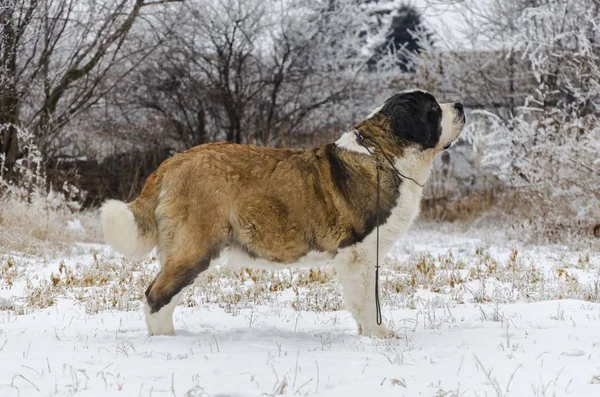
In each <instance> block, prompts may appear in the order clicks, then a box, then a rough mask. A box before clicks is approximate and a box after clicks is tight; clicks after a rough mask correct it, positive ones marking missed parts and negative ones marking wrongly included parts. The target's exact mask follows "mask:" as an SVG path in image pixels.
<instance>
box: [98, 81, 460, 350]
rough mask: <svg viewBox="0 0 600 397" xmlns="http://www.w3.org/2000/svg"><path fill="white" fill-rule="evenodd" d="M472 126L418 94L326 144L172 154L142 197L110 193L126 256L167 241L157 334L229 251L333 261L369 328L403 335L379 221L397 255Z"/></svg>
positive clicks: (257, 259)
mask: <svg viewBox="0 0 600 397" xmlns="http://www.w3.org/2000/svg"><path fill="white" fill-rule="evenodd" d="M464 125H465V113H464V109H463V105H462V104H460V103H444V104H439V103H438V102H437V101H436V99H435V98H434V96H433V95H431V94H430V93H428V92H426V91H421V90H410V91H403V92H400V93H398V94H396V95H393V96H392V97H390V98H388V99H387V100H386V101H385V102H384V103H383V105H382V106H380V107H378V108H377V109H375V110H374V111H373V112H372V113H371V114H370V115H369V116H368V117H367V118H366V119H365V120H363V121H361V122H360V123H358V124H357V125H356V126H355V127H354V128H352V129H351V130H349V131H346V132H344V133H343V134H342V135H341V137H340V138H339V139H338V140H337V141H336V142H334V143H329V144H326V145H322V146H320V147H317V148H314V149H308V150H292V149H277V148H269V147H258V146H253V145H241V144H232V143H227V142H221V143H208V144H203V145H199V146H196V147H194V148H191V149H189V150H187V151H185V152H182V153H179V154H176V155H175V156H173V157H171V158H170V159H167V160H165V161H164V162H163V163H162V164H161V165H160V166H159V167H158V168H157V169H156V171H155V172H154V173H152V174H151V175H150V176H149V177H148V179H147V180H146V183H145V185H144V187H143V189H142V191H141V193H140V196H139V197H138V198H137V199H136V200H134V201H133V202H130V203H124V202H121V201H117V200H108V201H106V202H105V203H104V204H103V205H102V207H101V211H100V213H101V215H100V218H101V224H102V229H103V233H104V237H105V240H106V242H107V243H108V244H109V245H111V246H112V247H113V248H114V249H115V250H117V251H118V252H120V253H122V254H124V255H126V256H128V257H132V258H136V257H141V256H144V255H146V254H148V253H149V252H150V251H151V250H152V249H153V248H154V247H158V253H159V259H160V263H161V270H160V271H159V273H158V275H157V276H156V278H155V279H154V280H153V281H152V282H151V284H150V285H149V286H148V289H147V290H146V293H145V295H146V302H145V315H146V322H147V325H148V332H149V334H150V335H174V334H175V329H174V326H173V311H174V309H175V307H176V306H177V304H178V303H179V301H180V299H181V296H182V294H183V291H184V290H185V288H186V287H188V286H190V285H191V284H192V283H194V281H195V280H197V279H198V278H199V276H200V275H201V274H202V272H204V271H205V270H207V269H208V268H209V267H210V266H211V263H214V261H215V259H217V258H218V257H219V256H220V255H223V258H222V259H225V256H226V263H227V264H228V265H231V266H241V267H261V268H268V269H283V268H285V267H298V266H300V267H308V266H310V267H314V266H323V265H333V266H334V267H335V269H336V271H337V274H338V278H339V281H340V282H341V285H342V288H343V295H344V302H345V305H346V306H347V308H348V310H349V311H350V312H351V313H352V315H353V317H354V319H355V320H356V323H357V325H358V333H359V335H366V336H372V337H376V338H386V337H393V336H394V332H393V331H392V330H390V329H388V328H387V327H386V326H385V325H380V324H378V321H377V320H376V312H375V310H376V308H375V297H374V287H375V271H374V268H373V263H374V259H375V252H376V251H375V250H376V248H377V247H376V226H377V220H379V233H380V237H379V249H380V252H381V253H382V254H385V253H386V252H387V251H388V250H389V249H390V248H391V247H392V245H393V244H394V243H395V242H396V241H397V239H398V238H400V237H401V236H402V235H404V234H405V233H406V232H407V230H408V228H409V227H410V225H411V223H412V222H413V220H414V219H415V217H416V216H417V215H418V213H419V209H420V201H421V195H422V189H423V185H424V184H425V182H426V181H427V178H428V176H429V174H430V171H431V169H432V166H433V160H434V157H435V155H436V154H437V153H440V152H442V151H443V150H445V149H448V148H449V147H450V145H451V144H452V143H453V142H454V141H455V140H456V139H457V138H458V136H459V134H460V133H461V131H462V130H463V128H464ZM378 170H379V171H378ZM378 179H379V182H378ZM378 190H379V193H378ZM378 194H379V203H377V195H378Z"/></svg>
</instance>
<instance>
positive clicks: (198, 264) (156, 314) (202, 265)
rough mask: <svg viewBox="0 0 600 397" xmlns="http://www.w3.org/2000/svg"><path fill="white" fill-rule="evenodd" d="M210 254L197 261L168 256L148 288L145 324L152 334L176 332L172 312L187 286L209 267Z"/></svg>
mask: <svg viewBox="0 0 600 397" xmlns="http://www.w3.org/2000/svg"><path fill="white" fill-rule="evenodd" d="M210 261H211V258H210V256H209V255H207V256H204V257H202V258H200V259H197V260H190V259H187V260H186V259H184V258H169V259H167V261H166V263H165V265H164V266H163V268H162V270H161V271H160V272H159V273H158V275H157V276H156V278H155V279H154V281H152V283H151V284H150V285H149V286H148V289H147V290H146V306H145V314H146V323H147V324H148V332H149V334H150V335H174V334H175V328H174V326H173V312H174V310H175V307H177V305H178V304H179V302H180V301H181V297H182V296H183V293H184V292H185V289H186V287H189V286H190V285H192V284H193V283H194V281H195V280H196V278H197V277H198V276H199V275H200V273H202V272H204V271H205V270H206V269H208V267H209V266H210Z"/></svg>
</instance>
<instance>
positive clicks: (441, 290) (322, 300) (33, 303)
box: [0, 248, 600, 315]
mask: <svg viewBox="0 0 600 397" xmlns="http://www.w3.org/2000/svg"><path fill="white" fill-rule="evenodd" d="M92 257H93V259H92V260H91V262H89V263H75V264H65V263H63V262H60V263H59V264H58V265H55V266H56V268H54V269H49V270H51V271H50V272H49V274H48V273H47V274H48V275H45V276H43V275H33V276H32V275H31V273H30V272H27V271H22V272H18V271H16V270H15V269H16V268H17V267H18V266H17V265H16V264H15V263H14V262H10V260H9V261H4V262H2V263H0V269H1V273H0V285H3V286H5V287H7V286H8V287H9V286H10V285H14V283H16V282H19V281H24V282H25V285H26V286H25V297H24V299H23V300H22V301H20V302H19V303H18V304H17V303H16V302H9V301H2V302H0V306H2V307H3V308H4V310H11V311H14V312H18V313H23V312H27V311H30V310H33V309H40V308H45V307H49V306H52V305H54V304H56V302H57V300H58V299H60V298H69V299H74V300H75V301H77V302H79V303H80V304H81V305H83V306H84V307H85V310H86V312H88V313H98V312H101V311H105V310H120V311H129V310H139V309H140V305H141V303H142V302H143V299H144V291H145V289H146V287H147V286H148V284H149V283H150V281H151V280H152V278H153V277H154V275H155V274H156V272H157V267H158V265H157V263H156V260H155V258H154V260H146V261H140V262H131V261H127V260H123V259H120V258H115V257H112V256H110V255H106V254H99V253H93V254H92ZM26 268H27V266H26V265H23V269H26ZM578 270H588V271H589V270H592V272H593V266H592V265H591V263H590V258H589V257H588V256H585V255H584V256H581V257H580V258H579V259H578V261H577V262H575V263H564V264H562V265H561V266H555V267H552V268H548V267H545V268H544V267H542V266H539V265H537V264H536V263H535V261H534V260H533V259H531V258H526V257H522V255H521V254H520V253H519V252H518V251H517V250H513V251H512V253H511V254H510V255H509V257H508V259H507V260H505V261H499V260H498V259H496V258H495V257H493V256H492V255H491V254H490V253H489V252H488V251H487V250H485V249H483V248H477V249H476V250H475V252H471V253H467V254H465V253H462V254H461V256H460V257H457V256H455V254H454V253H453V252H452V251H448V252H447V253H446V254H444V255H438V256H433V255H413V256H410V257H409V258H407V259H394V260H389V261H388V262H387V263H385V264H384V266H383V272H382V281H381V288H382V289H381V294H382V303H383V304H384V306H385V307H389V308H412V309H418V308H423V307H424V306H427V307H445V306H446V305H448V304H451V305H453V306H454V305H456V304H462V303H473V304H484V305H485V304H491V303H495V304H498V303H513V302H518V301H541V300H549V299H566V298H573V299H581V300H585V301H596V302H597V301H600V295H599V293H600V271H598V272H597V274H596V279H595V281H592V282H589V280H588V281H586V282H583V283H582V282H580V281H579V279H578V277H577V274H576V273H577V271H578ZM423 291H428V292H429V293H432V294H433V295H431V296H429V297H428V298H427V299H426V300H423V298H422V297H420V296H421V295H422V293H423ZM183 305H185V306H188V307H193V306H200V305H218V306H220V307H222V308H223V309H225V311H226V312H228V313H231V314H233V315H237V314H238V313H239V312H240V310H242V309H246V308H252V307H254V306H255V305H268V306H271V307H281V306H284V307H285V306H287V307H292V308H294V309H295V310H298V311H312V312H322V311H337V310H342V309H343V300H342V295H341V287H340V285H339V283H338V282H337V280H336V275H335V271H334V270H333V269H330V268H324V269H320V270H311V269H301V270H282V271H278V272H271V271H266V270H255V269H239V270H237V269H236V270H234V269H229V268H221V269H219V268H212V269H210V270H209V271H207V272H206V273H205V274H204V277H203V278H202V279H201V281H199V282H197V283H196V284H195V285H194V286H193V288H191V289H190V290H188V292H187V293H186V294H185V297H184V300H183Z"/></svg>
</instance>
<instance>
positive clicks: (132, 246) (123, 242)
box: [100, 174, 159, 259]
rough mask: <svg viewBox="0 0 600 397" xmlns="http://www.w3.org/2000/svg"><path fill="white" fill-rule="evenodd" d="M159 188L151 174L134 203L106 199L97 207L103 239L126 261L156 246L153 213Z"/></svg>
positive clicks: (156, 237)
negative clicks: (125, 258) (127, 258)
mask: <svg viewBox="0 0 600 397" xmlns="http://www.w3.org/2000/svg"><path fill="white" fill-rule="evenodd" d="M158 192H159V186H158V181H157V178H156V175H155V174H153V175H151V176H150V178H148V181H147V182H146V184H145V185H144V188H143V189H142V193H141V194H140V197H138V198H137V200H135V201H133V202H131V203H124V202H122V201H118V200H107V201H106V202H105V203H104V204H103V205H102V207H101V208H100V220H101V223H102V232H103V233H104V240H105V241H106V243H107V244H109V245H111V246H112V247H113V248H114V249H115V250H116V251H118V252H120V253H121V254H123V255H125V256H127V257H129V258H132V259H133V258H141V257H143V256H145V255H146V254H148V253H149V252H150V251H152V248H154V247H155V246H156V245H157V243H158V229H157V224H156V217H155V215H154V211H155V209H156V206H157V204H158Z"/></svg>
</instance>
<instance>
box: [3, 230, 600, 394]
mask: <svg viewBox="0 0 600 397" xmlns="http://www.w3.org/2000/svg"><path fill="white" fill-rule="evenodd" d="M499 236H500V234H499V232H495V231H492V232H490V233H489V234H488V233H483V232H473V231H471V232H468V233H464V232H460V231H458V230H456V229H447V228H445V227H442V226H440V225H437V224H422V225H419V226H418V227H416V228H414V229H413V230H412V231H409V235H408V236H407V237H406V238H405V239H403V240H402V241H401V242H399V243H398V244H397V245H396V247H395V249H394V250H393V252H392V254H391V256H390V257H388V258H387V260H386V262H385V264H384V266H385V267H386V270H387V273H385V274H384V276H385V277H391V276H390V272H391V270H392V268H394V266H396V265H397V264H396V263H397V262H403V263H405V262H406V263H409V262H410V261H411V260H412V259H411V258H419V257H421V256H422V255H429V256H431V257H432V258H435V257H436V256H439V258H441V259H439V260H440V262H439V264H440V265H439V268H438V269H437V270H436V271H437V274H438V275H441V274H442V273H443V268H442V265H441V264H442V263H444V262H443V260H447V261H450V259H447V258H449V257H450V256H451V257H452V258H453V259H452V261H454V262H452V263H455V264H457V268H459V271H460V273H461V274H462V275H463V276H466V274H467V273H468V272H469V270H471V269H472V266H474V265H473V264H474V263H475V262H474V261H473V258H475V257H477V255H479V256H481V255H483V254H481V253H479V254H477V253H475V251H476V250H477V249H482V250H484V251H485V253H486V254H485V255H489V257H490V258H492V259H493V260H495V261H497V263H498V264H500V265H502V264H503V263H520V264H521V265H523V266H524V268H526V267H527V266H529V265H530V264H532V266H533V265H535V266H536V267H537V269H538V270H539V273H540V274H541V275H543V277H544V278H545V280H546V281H545V283H544V284H543V291H538V290H535V289H534V288H532V289H531V291H530V292H531V294H530V296H529V297H525V296H523V294H522V291H523V289H522V286H521V285H520V284H519V280H512V281H511V280H510V278H509V277H506V278H503V277H500V276H499V277H497V278H494V277H490V278H487V279H484V280H478V279H473V280H470V281H467V280H465V283H464V284H463V285H464V288H460V289H459V288H455V289H451V288H450V287H448V286H446V287H445V288H442V289H439V290H437V289H434V288H429V287H422V288H417V289H416V291H415V293H414V296H412V297H411V299H410V300H408V299H407V301H406V302H409V301H410V302H412V303H406V304H405V302H403V301H402V298H401V297H402V296H404V295H406V294H404V295H403V294H400V295H398V296H396V295H392V298H391V299H392V300H391V301H385V300H384V303H385V302H387V303H385V305H384V317H385V318H386V319H387V320H388V321H391V323H392V326H393V328H394V329H395V330H396V331H397V332H398V333H399V334H400V336H401V337H400V339H395V340H374V339H370V338H366V337H359V336H357V335H356V334H357V329H356V325H355V323H354V321H353V319H352V317H351V316H350V314H349V313H348V312H346V311H344V310H339V311H314V312H313V311H297V310H295V309H294V308H293V307H292V305H291V304H290V301H291V300H292V299H293V297H294V296H295V294H294V293H291V289H285V290H283V291H280V292H272V293H270V294H271V295H272V296H273V300H272V301H271V302H270V303H264V302H259V303H258V304H256V305H246V306H243V307H241V308H240V309H239V310H235V311H231V310H226V307H222V306H223V305H219V304H218V303H212V302H209V303H206V302H204V303H201V304H198V305H196V306H194V307H184V306H185V305H182V306H180V307H178V309H177V310H176V312H175V328H176V331H177V333H178V335H177V336H175V337H148V336H147V332H146V325H145V321H144V318H143V314H142V311H141V310H131V311H117V310H100V311H98V312H91V313H90V312H89V311H86V306H85V305H84V304H82V302H81V301H80V300H78V299H77V298H76V296H77V295H78V294H77V293H76V292H75V293H71V292H72V291H71V292H68V293H64V294H62V295H61V297H60V298H59V299H57V300H56V302H55V304H54V305H52V306H50V307H47V308H44V309H35V308H28V309H26V310H25V313H26V314H23V315H18V314H16V312H15V311H14V310H5V311H0V396H2V397H12V396H54V395H56V396H71V395H77V396H113V395H114V396H119V395H123V396H264V395H280V394H282V395H316V396H364V395H373V394H374V395H377V396H485V395H487V396H581V397H584V396H585V397H587V396H595V395H600V304H599V303H594V302H586V301H584V300H577V299H560V300H559V299H550V300H544V299H541V298H543V297H552V296H554V295H553V294H558V293H562V292H563V291H564V285H562V284H561V280H562V279H561V278H560V277H553V276H552V275H555V274H556V271H557V269H562V270H563V271H564V272H567V273H568V274H570V277H573V278H576V279H577V280H578V283H579V284H578V285H579V287H578V288H579V289H580V290H581V291H585V290H586V288H592V287H593V286H594V285H595V286H596V287H597V285H598V284H597V283H598V281H597V280H598V275H599V274H600V255H598V253H597V252H593V251H587V252H583V251H576V250H572V249H570V248H569V247H566V246H538V247H535V246H527V245H524V244H520V243H519V242H511V241H507V240H506V239H504V238H501V237H499ZM78 250H79V252H78V253H77V255H73V256H72V257H68V258H54V259H45V258H31V257H22V258H18V257H16V256H14V255H12V256H11V257H12V260H13V262H14V263H18V264H19V266H22V269H21V270H23V273H22V275H23V276H22V278H20V279H19V278H18V277H17V281H16V282H14V284H13V285H12V286H8V287H7V286H3V287H2V288H3V290H2V291H1V292H2V294H1V295H0V300H1V299H2V298H5V299H8V298H15V299H16V301H19V300H20V299H22V297H23V295H24V294H25V292H24V291H25V290H26V289H27V288H26V287H24V286H23V283H24V282H25V279H27V280H29V282H30V283H33V284H36V283H39V282H41V281H40V280H43V279H45V278H47V277H48V276H49V275H50V274H52V273H55V272H56V268H57V266H59V265H60V263H62V264H64V265H65V266H79V267H78V271H81V269H83V268H85V267H86V266H87V267H94V266H97V263H101V261H102V260H104V259H105V260H107V261H113V262H115V263H121V262H120V261H122V259H121V258H120V257H118V256H114V255H113V254H112V253H111V252H110V250H109V249H108V248H106V247H104V246H100V245H80V246H78ZM515 250H517V251H518V252H519V253H518V258H520V259H517V260H516V261H513V262H510V261H511V256H513V257H514V255H515V254H514V252H515ZM586 257H589V258H588V259H587V260H586V259H585V258H586ZM98 258H100V259H98ZM444 258H446V259H444ZM581 258H584V259H581ZM435 260H436V261H437V260H438V259H435ZM2 261H4V259H2ZM520 261H521V262H520ZM148 263H150V266H149V267H150V268H151V269H150V270H151V271H152V272H154V271H155V266H156V265H155V263H153V262H148ZM435 263H438V262H435ZM459 263H463V264H464V266H462V265H461V266H458V264H459ZM486 263H487V262H486ZM395 264H396V265H395ZM2 265H4V262H0V268H1V267H2ZM500 265H499V266H500ZM1 274H2V273H0V281H1ZM540 277H541V276H540ZM481 282H483V283H486V286H485V291H486V293H487V295H488V296H490V297H491V299H488V300H482V301H477V300H474V297H476V296H479V295H480V293H481V291H480V289H481V288H482V286H481V285H480V284H481ZM244 284H252V281H251V280H249V279H248V280H245V281H244ZM1 285H2V283H0V286H1ZM432 285H433V284H432ZM514 286H517V288H515V287H514ZM90 288H92V289H93V288H97V287H90ZM312 288H316V287H314V286H312V285H309V286H308V287H306V288H305V289H312ZM511 288H513V289H514V293H509V294H506V295H503V294H501V293H500V292H503V291H507V290H508V291H510V289H511ZM478 289H479V290H478ZM579 289H578V290H579ZM196 294H198V292H196ZM565 296H566V295H565ZM538 298H539V299H538ZM88 299H89V298H88ZM505 302H506V303H505Z"/></svg>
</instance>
